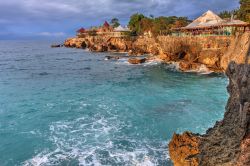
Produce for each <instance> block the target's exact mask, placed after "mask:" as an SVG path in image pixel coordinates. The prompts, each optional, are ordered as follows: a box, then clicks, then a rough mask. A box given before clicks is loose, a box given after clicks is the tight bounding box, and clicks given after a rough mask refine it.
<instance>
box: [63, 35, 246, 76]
mask: <svg viewBox="0 0 250 166" xmlns="http://www.w3.org/2000/svg"><path fill="white" fill-rule="evenodd" d="M249 40H250V33H249V32H248V33H245V34H243V35H236V36H186V37H174V36H158V37H155V38H154V37H151V38H150V37H133V36H130V37H108V36H86V37H84V38H78V37H74V38H69V39H67V40H66V41H65V42H64V46H65V47H72V48H81V49H86V48H87V49H89V50H90V51H93V52H127V53H128V55H132V56H140V55H145V54H149V55H151V56H150V58H149V60H152V59H157V60H160V61H162V62H163V63H170V62H177V63H178V64H179V68H180V70H181V71H198V70H199V69H200V68H202V67H204V66H205V67H206V68H207V69H208V70H210V71H213V72H225V71H226V68H227V66H228V64H229V62H230V61H231V60H234V61H236V62H237V63H243V62H244V55H245V53H246V51H247V46H248V44H249V42H250V41H249ZM147 60H148V58H147V59H146V60H143V61H141V60H140V59H137V60H136V59H135V58H134V59H133V60H130V62H133V64H137V63H144V62H146V61H147Z"/></svg>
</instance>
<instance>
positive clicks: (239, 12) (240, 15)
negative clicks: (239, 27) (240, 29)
mask: <svg viewBox="0 0 250 166" xmlns="http://www.w3.org/2000/svg"><path fill="white" fill-rule="evenodd" d="M239 3H240V8H239V9H236V10H232V11H223V12H221V13H220V14H219V16H220V17H221V18H231V16H232V15H234V16H237V19H240V20H242V21H246V22H248V23H250V0H240V1H239Z"/></svg>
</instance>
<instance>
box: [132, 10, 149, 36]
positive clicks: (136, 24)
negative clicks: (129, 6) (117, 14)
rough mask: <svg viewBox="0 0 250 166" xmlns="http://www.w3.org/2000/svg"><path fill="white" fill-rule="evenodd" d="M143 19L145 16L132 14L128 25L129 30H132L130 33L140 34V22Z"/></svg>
mask: <svg viewBox="0 0 250 166" xmlns="http://www.w3.org/2000/svg"><path fill="white" fill-rule="evenodd" d="M143 18H145V16H144V15H143V14H139V13H136V14H133V15H132V16H131V17H130V21H129V23H128V26H129V28H130V29H131V30H132V33H135V34H141V33H142V30H141V20H142V19H143Z"/></svg>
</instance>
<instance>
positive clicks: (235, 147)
mask: <svg viewBox="0 0 250 166" xmlns="http://www.w3.org/2000/svg"><path fill="white" fill-rule="evenodd" d="M226 74H227V76H228V77H229V80H230V83H229V85H228V88H227V89H228V92H229V94H230V97H229V100H228V103H227V106H226V112H225V115H224V119H223V120H222V121H219V122H216V124H215V126H214V127H213V128H211V129H208V130H207V132H206V134H204V135H197V134H193V133H189V132H185V133H184V134H182V135H178V134H174V136H173V138H172V140H171V142H170V143H169V152H170V157H171V159H172V161H173V163H174V165H175V166H196V165H201V166H203V165H204V166H223V165H225V166H234V165H239V166H249V165H250V65H249V64H239V65H238V64H236V63H235V62H231V63H230V65H229V66H228V69H227V71H226Z"/></svg>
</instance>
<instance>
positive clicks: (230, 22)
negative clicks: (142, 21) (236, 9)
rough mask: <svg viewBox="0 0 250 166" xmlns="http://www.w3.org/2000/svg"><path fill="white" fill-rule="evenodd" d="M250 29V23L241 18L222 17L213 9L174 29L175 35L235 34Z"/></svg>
mask: <svg viewBox="0 0 250 166" xmlns="http://www.w3.org/2000/svg"><path fill="white" fill-rule="evenodd" d="M246 31H250V24H249V23H246V22H244V21H241V20H235V19H234V18H233V17H232V18H231V19H222V18H220V17H219V16H218V15H216V14H215V13H214V12H212V11H210V10H209V11H207V12H206V13H204V14H203V15H202V16H200V17H199V18H197V19H196V20H194V21H193V22H192V23H190V24H189V25H187V26H186V27H181V28H175V29H173V33H172V35H174V36H194V35H202V36H204V35H233V34H235V33H244V32H246Z"/></svg>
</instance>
